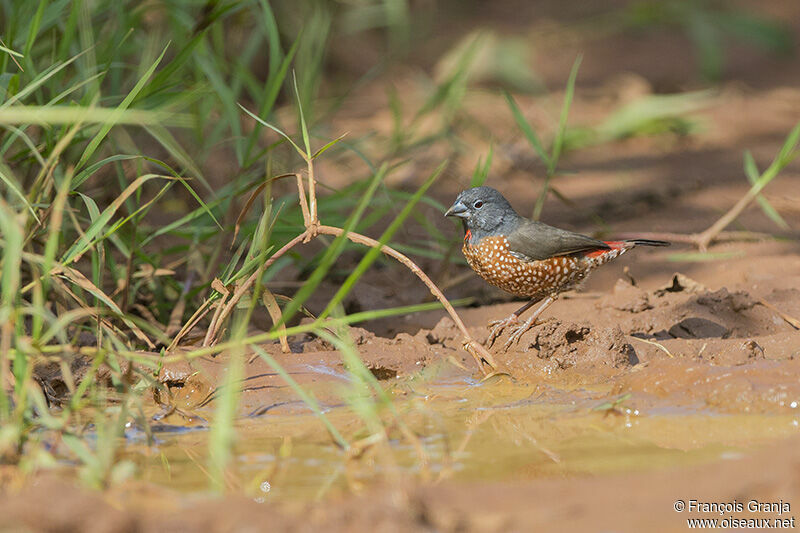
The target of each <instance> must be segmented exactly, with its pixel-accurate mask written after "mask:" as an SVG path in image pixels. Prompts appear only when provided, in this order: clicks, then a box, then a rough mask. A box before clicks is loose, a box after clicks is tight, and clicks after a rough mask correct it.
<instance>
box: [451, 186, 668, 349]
mask: <svg viewBox="0 0 800 533" xmlns="http://www.w3.org/2000/svg"><path fill="white" fill-rule="evenodd" d="M445 216H448V217H459V218H461V221H462V223H463V225H464V230H465V234H464V246H463V248H462V251H463V252H464V257H466V259H467V263H469V266H470V267H472V270H474V271H475V272H477V273H478V275H479V276H480V277H482V278H483V279H484V280H486V281H488V282H489V283H491V284H492V285H494V286H495V287H499V288H501V289H503V290H504V291H506V292H510V293H511V294H513V295H515V296H519V297H523V298H529V299H530V301H529V302H528V303H526V304H525V305H523V306H522V307H520V308H519V309H517V310H516V311H514V313H512V314H511V316H509V317H508V318H506V319H504V320H498V321H494V322H491V323H490V324H489V326H491V327H492V331H491V334H490V336H489V345H490V346H491V345H492V344H494V341H495V340H496V339H497V338H498V337H499V336H500V335H501V334H502V332H503V330H504V329H505V328H507V327H510V326H513V325H517V327H516V328H514V330H513V331H512V334H511V336H510V337H509V339H508V341H507V342H506V343H505V346H504V349H506V350H507V349H508V348H509V347H510V346H511V345H512V344H513V343H514V342H518V341H519V339H520V337H521V336H522V334H523V333H525V332H526V331H527V330H529V329H530V328H531V327H533V325H534V324H535V323H536V319H537V318H538V317H539V315H541V314H542V312H544V310H545V309H547V307H548V306H550V304H552V303H553V302H554V301H555V300H556V298H558V296H559V295H560V294H561V293H562V292H564V291H568V290H570V289H575V288H578V287H580V285H581V284H582V283H583V281H584V280H585V279H586V277H587V276H588V275H589V272H591V271H592V270H593V269H595V268H597V267H599V266H600V265H602V264H604V263H607V262H608V261H611V260H612V259H614V258H615V257H618V256H620V255H622V254H624V253H625V252H627V251H628V250H630V249H631V248H633V247H634V246H669V243H668V242H665V241H654V240H648V239H632V240H624V241H599V240H597V239H593V238H591V237H587V236H586V235H581V234H579V233H573V232H571V231H566V230H563V229H558V228H554V227H553V226H548V225H547V224H543V223H541V222H538V221H535V220H529V219H527V218H525V217H522V216H520V215H518V214H517V212H516V211H514V209H513V208H512V207H511V204H509V203H508V200H506V199H505V198H504V197H503V195H502V194H500V192H498V191H497V190H496V189H493V188H491V187H485V186H484V187H473V188H471V189H467V190H465V191H461V193H459V195H458V197H457V198H456V201H455V203H453V205H452V206H451V207H450V209H448V210H447V212H446V213H445ZM538 302H542V304H541V305H540V306H539V307H538V308H537V309H536V311H535V312H534V313H533V316H531V317H530V318H528V320H527V321H525V322H524V323H523V324H519V317H520V315H522V313H524V312H525V311H527V310H528V309H529V308H530V307H531V306H533V305H534V304H536V303H538Z"/></svg>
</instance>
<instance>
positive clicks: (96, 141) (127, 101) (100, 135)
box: [75, 45, 169, 169]
mask: <svg viewBox="0 0 800 533" xmlns="http://www.w3.org/2000/svg"><path fill="white" fill-rule="evenodd" d="M168 47H169V45H167V46H165V47H164V50H162V52H161V55H159V56H158V59H156V60H155V61H154V62H153V64H152V65H150V67H149V68H148V69H147V70H146V71H145V73H144V75H143V76H142V77H141V78H139V81H138V82H136V85H134V87H133V89H131V91H130V92H129V93H128V95H127V96H126V97H125V98H124V99H123V100H122V102H121V103H120V104H119V105H118V106H117V107H116V108H115V109H114V114H113V115H112V116H111V117H109V119H108V121H107V122H105V123H104V124H103V126H101V128H100V131H99V132H97V135H95V136H94V138H93V139H92V140H91V141H89V145H88V146H87V147H86V150H84V151H83V155H82V156H81V158H80V159H79V160H78V164H77V165H75V168H76V169H80V168H81V167H82V166H83V164H84V163H85V162H86V161H87V160H88V159H89V158H90V157H92V155H93V154H94V152H95V150H97V147H98V146H100V143H101V142H102V141H103V139H105V137H106V135H108V132H109V131H110V130H111V128H112V127H113V126H114V125H115V124H116V123H117V120H118V118H119V117H121V116H122V115H123V114H124V111H125V110H126V109H127V108H128V107H129V106H130V105H131V102H133V100H134V99H135V98H136V96H137V95H138V94H139V92H140V91H141V90H142V88H143V87H144V86H145V85H146V84H147V82H148V80H149V79H150V76H152V75H153V72H155V70H156V67H158V65H159V63H161V60H162V59H163V58H164V54H166V53H167V48H168Z"/></svg>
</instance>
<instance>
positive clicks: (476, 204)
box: [472, 200, 483, 209]
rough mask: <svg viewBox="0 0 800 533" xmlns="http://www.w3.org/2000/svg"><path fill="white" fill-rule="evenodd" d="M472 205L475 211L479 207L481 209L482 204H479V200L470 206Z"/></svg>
mask: <svg viewBox="0 0 800 533" xmlns="http://www.w3.org/2000/svg"><path fill="white" fill-rule="evenodd" d="M472 205H474V206H475V209H480V208H481V207H483V202H481V201H480V200H478V201H477V202H475V203H474V204H472Z"/></svg>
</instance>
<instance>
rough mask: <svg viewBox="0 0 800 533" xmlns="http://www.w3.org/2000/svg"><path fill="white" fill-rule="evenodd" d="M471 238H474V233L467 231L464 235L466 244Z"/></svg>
mask: <svg viewBox="0 0 800 533" xmlns="http://www.w3.org/2000/svg"><path fill="white" fill-rule="evenodd" d="M470 237H472V232H471V231H470V230H467V232H466V233H465V234H464V242H467V241H468V240H469V239H470Z"/></svg>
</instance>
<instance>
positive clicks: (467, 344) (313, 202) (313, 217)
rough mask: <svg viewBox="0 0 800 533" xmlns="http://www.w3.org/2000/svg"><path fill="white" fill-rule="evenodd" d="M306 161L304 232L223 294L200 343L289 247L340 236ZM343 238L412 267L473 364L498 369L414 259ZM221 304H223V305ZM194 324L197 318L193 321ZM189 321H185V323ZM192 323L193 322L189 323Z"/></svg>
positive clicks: (301, 197) (358, 238)
mask: <svg viewBox="0 0 800 533" xmlns="http://www.w3.org/2000/svg"><path fill="white" fill-rule="evenodd" d="M306 163H307V164H308V176H307V179H308V196H307V197H306V192H305V188H304V186H303V179H302V176H301V175H300V174H299V173H297V174H295V176H296V177H297V195H298V201H299V203H300V209H301V211H302V213H303V223H304V224H305V227H306V229H305V231H304V232H302V233H301V234H299V235H298V236H297V237H295V238H294V239H292V240H291V241H289V242H288V243H286V244H285V245H284V246H283V247H282V248H281V249H280V250H278V251H277V252H275V253H274V254H273V255H272V256H271V257H270V258H269V259H267V260H266V261H265V262H264V263H263V264H261V265H260V266H259V267H258V268H257V269H256V271H255V272H253V273H252V274H251V275H250V277H248V278H247V279H246V280H245V281H244V282H242V283H241V284H240V285H238V286H237V287H236V289H235V290H234V292H233V295H232V296H231V297H230V299H227V298H225V297H223V299H222V301H221V302H220V303H219V306H218V307H217V309H216V311H215V312H214V316H213V318H212V320H211V324H209V327H208V330H207V332H206V336H205V340H204V341H203V346H211V345H213V344H214V343H216V341H217V337H218V335H219V333H220V330H221V328H222V324H223V323H224V322H225V320H226V319H227V318H228V317H229V316H230V314H231V313H232V312H233V309H234V308H235V307H236V305H237V304H238V303H239V301H240V300H241V299H242V298H243V297H244V295H245V294H247V293H248V292H249V291H250V289H251V287H252V286H253V285H254V284H255V282H256V280H258V279H259V278H260V277H261V275H262V274H263V273H264V271H265V270H266V269H267V268H269V267H270V266H271V265H272V264H273V263H274V262H275V261H276V260H277V259H278V258H280V257H281V256H283V255H284V254H285V253H286V252H288V251H289V250H290V249H292V248H293V247H295V246H296V245H297V244H299V243H301V242H302V243H303V244H306V243H308V242H310V241H311V240H313V239H314V238H315V237H317V235H320V234H325V235H332V236H339V235H342V234H343V233H344V230H343V229H341V228H337V227H334V226H323V225H320V223H319V218H318V217H317V195H316V180H315V178H314V163H313V159H311V158H308V159H306ZM345 237H346V238H348V239H349V240H351V241H352V242H354V243H357V244H362V245H364V246H368V247H370V248H377V247H380V250H381V252H383V253H384V254H386V255H388V256H390V257H393V258H394V259H396V260H397V261H399V262H400V263H401V264H403V265H404V266H405V267H406V268H408V269H409V270H411V272H413V273H414V274H415V275H416V276H417V277H418V278H419V279H420V280H421V281H422V282H423V283H424V284H425V285H426V286H427V287H428V289H429V290H430V291H431V294H433V296H435V297H436V299H437V300H439V302H441V304H442V306H443V307H444V308H445V310H446V311H447V313H448V314H449V315H450V317H451V318H452V319H453V322H455V324H456V327H458V329H459V330H460V331H461V333H462V334H463V335H464V348H465V349H466V350H467V352H469V354H470V355H471V356H472V357H473V358H474V359H475V362H476V364H477V365H478V368H479V369H480V371H481V372H483V373H484V374H487V373H488V372H487V369H486V368H485V365H488V366H489V367H490V371H496V370H497V368H498V367H497V363H496V362H495V361H494V358H493V357H492V355H491V354H490V353H489V352H488V351H487V350H486V349H485V348H484V347H483V346H481V345H480V344H479V343H478V342H477V341H475V340H474V339H473V338H472V336H471V335H470V334H469V332H468V331H467V328H466V326H465V325H464V322H463V321H462V320H461V317H459V316H458V313H456V310H455V309H454V308H453V306H452V305H451V304H450V302H449V301H448V300H447V298H446V297H445V295H444V293H442V291H441V290H440V289H439V287H437V286H436V284H435V283H434V282H433V281H432V280H431V279H430V277H428V275H427V274H425V272H423V271H422V269H421V268H420V267H419V266H417V264H416V263H414V261H412V260H411V259H409V258H408V257H407V256H405V255H403V254H402V253H400V252H398V251H397V250H395V249H393V248H391V247H390V246H386V245H381V244H380V243H379V242H378V241H376V240H375V239H371V238H369V237H366V236H364V235H361V234H358V233H352V232H350V233H347V234H346V235H345ZM223 303H224V305H223ZM196 317H197V313H195V317H193V319H195V318H196ZM194 323H195V324H196V321H194ZM188 325H189V324H187V326H188ZM192 326H193V325H192ZM186 331H188V329H187V328H186V326H185V327H184V328H182V329H181V332H182V333H183V334H185V332H186ZM281 342H282V344H283V342H285V338H284V337H281ZM175 344H176V342H175V341H173V342H172V344H171V346H172V347H174V345H175Z"/></svg>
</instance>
